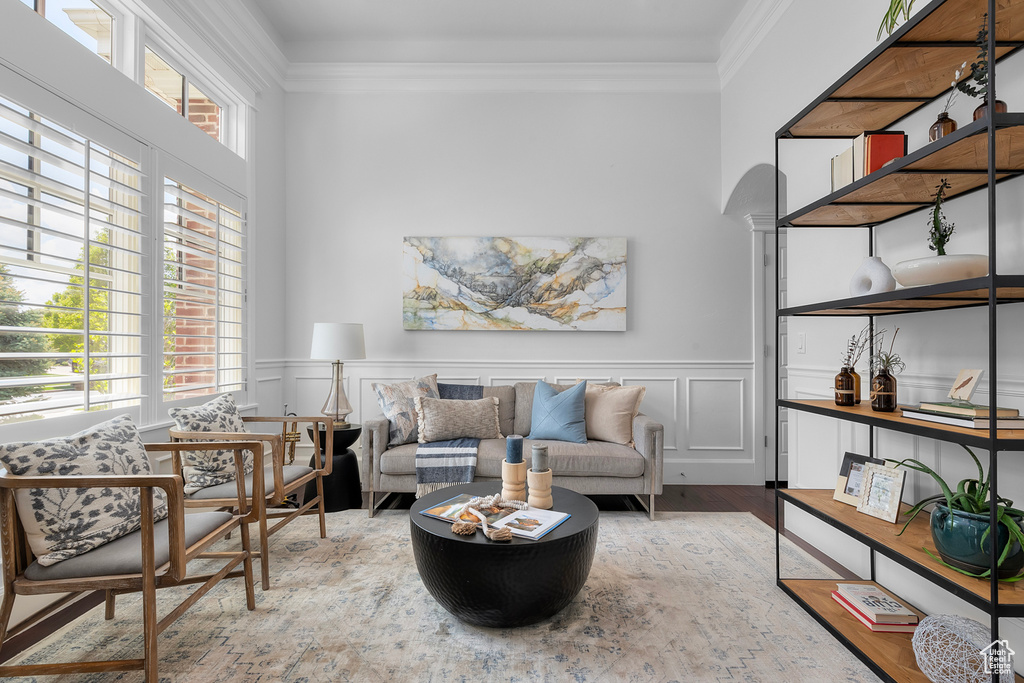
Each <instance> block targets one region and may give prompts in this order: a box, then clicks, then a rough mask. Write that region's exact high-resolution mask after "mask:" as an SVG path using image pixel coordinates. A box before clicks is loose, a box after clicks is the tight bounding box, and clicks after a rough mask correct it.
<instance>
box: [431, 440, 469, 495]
mask: <svg viewBox="0 0 1024 683" xmlns="http://www.w3.org/2000/svg"><path fill="white" fill-rule="evenodd" d="M479 445H480V439H452V440H450V441H434V442H432V443H421V444H420V445H419V446H418V447H417V448H416V497H417V498H419V497H421V496H425V495H426V494H428V493H430V492H432V491H436V490H438V489H442V488H444V487H446V486H452V485H453V484H466V483H469V482H471V481H473V476H474V475H475V474H476V456H477V448H478V447H479Z"/></svg>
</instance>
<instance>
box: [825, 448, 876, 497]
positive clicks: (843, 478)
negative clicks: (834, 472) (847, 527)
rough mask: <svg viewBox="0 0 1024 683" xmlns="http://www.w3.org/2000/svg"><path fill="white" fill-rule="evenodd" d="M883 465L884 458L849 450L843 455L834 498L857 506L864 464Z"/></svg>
mask: <svg viewBox="0 0 1024 683" xmlns="http://www.w3.org/2000/svg"><path fill="white" fill-rule="evenodd" d="M872 463H873V464H876V465H882V464H884V463H885V461H884V460H880V459H878V458H869V457H868V456H866V455H861V454H859V453H850V452H847V453H846V454H845V455H844V456H843V464H842V466H841V467H840V468H839V477H838V478H837V479H836V491H835V493H834V494H833V495H832V498H833V500H838V501H839V502H840V503H846V504H847V505H853V506H854V507H856V506H857V505H858V504H859V503H860V490H861V482H863V480H864V466H865V465H868V464H872Z"/></svg>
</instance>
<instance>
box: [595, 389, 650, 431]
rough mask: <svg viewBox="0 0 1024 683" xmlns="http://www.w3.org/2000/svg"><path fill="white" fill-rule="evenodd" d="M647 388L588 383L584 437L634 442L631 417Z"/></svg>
mask: <svg viewBox="0 0 1024 683" xmlns="http://www.w3.org/2000/svg"><path fill="white" fill-rule="evenodd" d="M645 393H647V389H646V388H645V387H641V386H629V387H609V386H600V385H597V384H588V385H587V398H586V406H585V408H586V409H585V412H586V415H587V438H588V439H597V440H598V441H610V442H612V443H621V444H626V445H627V446H632V445H633V418H635V417H636V414H637V413H638V412H640V402H641V401H643V400H644V394H645Z"/></svg>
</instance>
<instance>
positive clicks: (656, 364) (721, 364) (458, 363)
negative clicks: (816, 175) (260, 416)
mask: <svg viewBox="0 0 1024 683" xmlns="http://www.w3.org/2000/svg"><path fill="white" fill-rule="evenodd" d="M302 366H306V367H317V368H319V367H325V368H327V369H328V370H330V367H331V366H330V363H326V362H324V361H319V360H310V359H308V358H294V359H282V358H276V359H266V360H258V361H256V369H257V371H259V372H270V371H271V370H272V369H273V368H280V369H281V370H282V371H283V370H284V369H286V368H294V367H302ZM753 366H754V361H753V360H647V359H644V360H619V359H609V358H597V359H589V360H585V359H567V360H527V359H501V360H496V359H493V358H480V359H450V358H413V359H396V358H390V359H380V360H377V359H373V360H349V361H345V367H346V368H350V367H352V368H359V367H364V368H366V367H382V368H388V367H390V368H418V369H425V370H432V369H433V368H438V367H456V368H541V369H543V368H563V367H578V368H609V367H616V368H650V369H672V370H679V369H683V368H701V369H704V370H745V369H749V368H752V367H753ZM517 377H518V376H517ZM525 377H527V378H528V379H529V380H530V381H533V380H535V379H538V378H537V377H536V376H535V375H526V376H525ZM541 379H543V378H541ZM516 381H524V380H521V379H517V380H516Z"/></svg>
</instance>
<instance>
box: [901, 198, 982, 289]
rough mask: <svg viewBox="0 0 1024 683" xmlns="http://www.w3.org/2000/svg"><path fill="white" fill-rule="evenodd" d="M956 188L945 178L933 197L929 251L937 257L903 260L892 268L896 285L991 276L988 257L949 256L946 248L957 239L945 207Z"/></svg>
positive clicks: (929, 214)
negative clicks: (943, 208)
mask: <svg viewBox="0 0 1024 683" xmlns="http://www.w3.org/2000/svg"><path fill="white" fill-rule="evenodd" d="M951 189H953V186H952V185H951V184H950V183H949V182H948V181H947V180H946V179H945V178H942V179H941V180H940V181H939V184H938V185H936V186H935V193H934V194H933V195H932V208H931V211H929V212H928V248H929V249H931V250H932V251H934V252H936V254H937V255H936V256H927V257H925V258H917V259H911V260H909V261H900V262H899V263H897V264H896V266H895V267H894V268H893V269H892V274H893V277H895V278H896V282H898V283H900V284H901V285H903V286H904V287H915V286H920V285H934V284H938V283H940V282H952V281H953V280H966V279H968V278H972V277H984V276H985V275H988V257H987V256H985V255H984V254H947V253H946V245H947V244H948V243H949V239H950V237H952V236H953V231H954V229H955V227H954V224H953V223H951V222H949V221H948V220H946V215H945V214H944V213H943V212H942V204H943V202H945V201H946V198H947V197H948V192H949V190H951Z"/></svg>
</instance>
